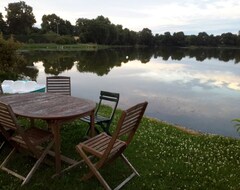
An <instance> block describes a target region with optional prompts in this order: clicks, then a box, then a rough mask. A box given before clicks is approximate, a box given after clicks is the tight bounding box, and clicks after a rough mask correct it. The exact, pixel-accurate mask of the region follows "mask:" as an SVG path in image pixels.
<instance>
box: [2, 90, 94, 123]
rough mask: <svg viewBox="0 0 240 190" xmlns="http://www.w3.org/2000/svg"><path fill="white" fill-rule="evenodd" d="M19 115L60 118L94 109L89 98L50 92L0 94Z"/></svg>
mask: <svg viewBox="0 0 240 190" xmlns="http://www.w3.org/2000/svg"><path fill="white" fill-rule="evenodd" d="M0 101H1V102H4V103H7V104H10V106H11V107H12V109H13V112H14V113H15V114H17V115H19V116H24V117H28V118H36V119H46V120H48V119H50V120H58V119H59V120H61V119H68V118H72V117H77V116H81V115H82V114H84V113H86V112H89V111H92V110H94V108H95V106H96V104H95V103H94V102H93V101H91V100H86V99H83V98H77V97H72V96H66V95H59V94H51V93H26V94H13V95H6V96H0Z"/></svg>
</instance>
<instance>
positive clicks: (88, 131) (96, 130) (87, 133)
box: [85, 123, 100, 136]
mask: <svg viewBox="0 0 240 190" xmlns="http://www.w3.org/2000/svg"><path fill="white" fill-rule="evenodd" d="M90 130H91V124H90V123H89V127H88V129H87V131H86V134H85V136H88V135H89V133H90ZM94 130H95V132H96V133H97V134H99V133H100V131H99V130H98V129H97V128H96V127H94Z"/></svg>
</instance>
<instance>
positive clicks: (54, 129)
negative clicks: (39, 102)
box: [49, 122, 61, 174]
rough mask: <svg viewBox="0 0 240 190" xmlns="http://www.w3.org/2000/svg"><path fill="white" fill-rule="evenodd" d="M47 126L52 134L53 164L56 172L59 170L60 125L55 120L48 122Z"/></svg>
mask: <svg viewBox="0 0 240 190" xmlns="http://www.w3.org/2000/svg"><path fill="white" fill-rule="evenodd" d="M49 127H50V128H51V130H52V133H53V136H54V151H55V166H56V173H57V174H58V173H60V171H61V152H60V144H61V138H60V127H59V125H58V124H57V123H56V122H52V123H49Z"/></svg>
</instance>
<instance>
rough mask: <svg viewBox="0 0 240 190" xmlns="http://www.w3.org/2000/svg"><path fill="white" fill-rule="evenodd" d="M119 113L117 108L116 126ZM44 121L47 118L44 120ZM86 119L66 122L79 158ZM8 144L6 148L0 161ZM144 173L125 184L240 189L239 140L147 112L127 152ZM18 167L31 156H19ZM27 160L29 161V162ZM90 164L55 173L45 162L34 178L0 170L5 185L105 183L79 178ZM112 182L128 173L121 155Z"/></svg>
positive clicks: (67, 142)
mask: <svg viewBox="0 0 240 190" xmlns="http://www.w3.org/2000/svg"><path fill="white" fill-rule="evenodd" d="M119 116H120V112H119V111H118V112H117V115H116V117H115V120H114V123H113V126H115V124H116V121H117V120H118V118H119ZM41 124H44V123H41ZM86 127H87V125H86V124H85V123H82V122H80V121H75V122H73V123H68V124H65V125H64V126H63V127H62V128H61V135H62V152H63V154H65V155H67V156H69V157H72V158H75V159H79V158H80V157H79V156H78V154H77V153H76V152H75V145H76V144H77V143H79V142H80V141H81V140H83V136H84V132H85V129H86ZM8 151H9V148H7V147H5V149H4V151H3V152H1V156H0V161H2V157H3V155H4V154H6V152H8ZM125 155H126V156H127V157H128V158H129V160H130V161H131V162H132V164H133V165H134V166H135V167H136V169H137V170H138V171H139V173H140V175H141V176H140V177H135V178H134V179H133V180H131V181H130V182H129V183H128V184H127V185H126V186H125V188H124V189H129V190H130V189H131V190H132V189H239V188H240V178H239V171H240V142H239V141H238V140H235V139H231V138H224V137H220V136H211V135H200V134H199V135H196V134H194V135H193V134H189V133H186V132H184V131H182V130H179V129H177V128H175V127H173V126H171V125H169V124H167V123H164V122H160V121H157V120H154V119H149V118H144V119H143V120H142V123H141V126H140V128H139V130H138V132H137V133H136V136H135V138H134V140H133V142H132V144H131V145H130V146H129V147H128V149H127V151H126V154H125ZM16 159H18V161H17V162H16V163H15V164H16V166H15V167H16V168H21V170H22V168H26V167H28V166H29V163H30V162H31V160H28V161H27V163H25V162H23V160H25V159H23V158H22V157H18V158H16ZM24 163H25V164H24ZM86 171H87V169H86V167H85V165H80V166H78V167H76V168H75V169H72V170H70V171H69V172H66V173H65V174H64V175H62V176H61V177H58V178H54V179H51V176H52V174H53V173H54V166H52V167H49V166H45V165H43V164H42V165H41V166H40V168H39V169H38V170H37V172H36V173H35V175H34V176H33V178H32V180H31V181H30V183H29V184H27V185H26V186H24V187H20V181H19V180H18V179H16V178H15V177H12V176H10V175H8V174H6V173H5V172H2V171H0V189H9V190H10V189H11V190H12V189H36V190H38V189H58V190H62V189H64V190H66V189H69V190H70V189H71V190H72V189H86V190H89V189H102V188H101V187H100V185H99V183H98V181H97V180H96V179H91V180H88V181H87V182H82V181H80V177H81V176H82V175H83V174H84V173H86ZM102 173H103V176H104V177H105V179H106V180H107V181H108V182H110V185H111V186H115V185H117V183H119V182H120V180H122V178H123V176H126V175H127V174H129V172H127V171H125V169H124V168H123V164H122V162H121V160H118V161H117V162H115V163H114V164H112V165H109V166H107V167H106V168H104V169H103V170H102Z"/></svg>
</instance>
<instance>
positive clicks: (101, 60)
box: [1, 48, 240, 80]
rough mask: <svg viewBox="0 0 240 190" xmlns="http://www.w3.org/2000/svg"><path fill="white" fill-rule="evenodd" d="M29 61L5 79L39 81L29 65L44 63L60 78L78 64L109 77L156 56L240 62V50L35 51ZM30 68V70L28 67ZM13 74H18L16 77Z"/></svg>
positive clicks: (81, 68) (79, 67) (80, 68)
mask: <svg viewBox="0 0 240 190" xmlns="http://www.w3.org/2000/svg"><path fill="white" fill-rule="evenodd" d="M22 55H23V56H24V58H25V59H26V64H24V65H14V66H13V67H11V68H9V69H11V71H12V72H11V74H9V75H8V74H7V73H10V72H5V75H2V76H1V78H3V79H6V78H13V79H17V78H20V77H23V76H25V77H28V78H30V79H32V80H36V78H37V76H38V71H37V70H36V69H32V68H30V67H29V66H34V63H35V62H38V61H42V62H43V66H44V68H45V73H46V74H51V75H59V74H61V73H62V72H64V71H67V70H71V69H72V67H73V66H74V64H75V63H76V67H77V70H78V71H79V72H90V73H96V74H97V75H98V76H103V75H107V74H108V73H109V72H110V70H111V69H112V68H113V67H120V66H121V64H122V63H127V62H128V61H133V60H139V61H140V62H141V63H148V62H149V61H150V59H151V58H152V57H154V58H158V57H162V59H163V60H168V59H170V58H171V59H172V60H181V59H183V58H185V57H190V58H195V59H196V60H197V61H204V60H205V59H211V58H215V59H218V60H220V61H224V62H228V61H230V60H232V61H234V63H235V64H237V63H239V62H240V50H238V49H221V48H191V49H190V48H156V49H146V48H113V49H105V50H97V51H33V52H22ZM26 66H28V67H26ZM13 73H16V74H15V75H14V74H13Z"/></svg>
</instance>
